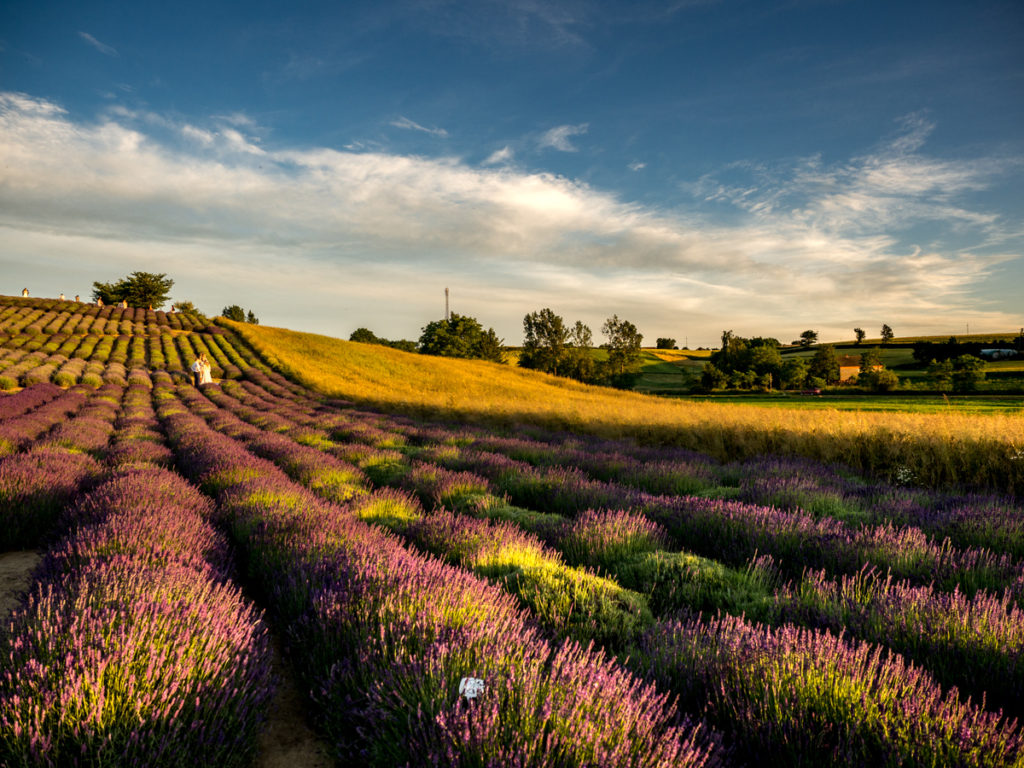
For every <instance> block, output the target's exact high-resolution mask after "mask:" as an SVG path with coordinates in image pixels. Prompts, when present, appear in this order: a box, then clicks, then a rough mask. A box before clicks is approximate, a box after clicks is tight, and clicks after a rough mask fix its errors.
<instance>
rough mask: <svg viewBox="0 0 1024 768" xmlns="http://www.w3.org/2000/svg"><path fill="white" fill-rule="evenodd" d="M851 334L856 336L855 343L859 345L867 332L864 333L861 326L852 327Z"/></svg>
mask: <svg viewBox="0 0 1024 768" xmlns="http://www.w3.org/2000/svg"><path fill="white" fill-rule="evenodd" d="M853 335H854V336H856V337H857V341H856V343H857V345H858V346H859V345H860V343H861V342H862V341H864V337H865V336H866V335H867V334H866V333H864V329H863V328H854V329H853Z"/></svg>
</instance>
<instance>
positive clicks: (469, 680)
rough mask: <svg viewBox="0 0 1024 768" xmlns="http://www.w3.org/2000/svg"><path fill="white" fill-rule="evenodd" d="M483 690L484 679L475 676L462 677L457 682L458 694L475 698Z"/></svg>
mask: <svg viewBox="0 0 1024 768" xmlns="http://www.w3.org/2000/svg"><path fill="white" fill-rule="evenodd" d="M483 692H484V681H483V680H481V679H479V678H477V677H464V678H462V681H461V682H460V683H459V695H460V696H465V697H466V698H467V699H475V698H476V697H477V696H479V695H480V694H481V693H483Z"/></svg>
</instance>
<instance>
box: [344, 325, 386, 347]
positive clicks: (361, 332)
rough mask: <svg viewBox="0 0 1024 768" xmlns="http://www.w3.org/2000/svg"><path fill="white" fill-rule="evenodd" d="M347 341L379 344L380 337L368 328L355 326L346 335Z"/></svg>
mask: <svg viewBox="0 0 1024 768" xmlns="http://www.w3.org/2000/svg"><path fill="white" fill-rule="evenodd" d="M348 340H349V341H358V342H360V343H361V344H380V343H381V339H379V338H378V337H377V334H375V333H374V332H373V331H371V330H370V329H369V328H356V329H355V330H354V331H352V333H350V334H349V335H348Z"/></svg>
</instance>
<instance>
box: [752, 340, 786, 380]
mask: <svg viewBox="0 0 1024 768" xmlns="http://www.w3.org/2000/svg"><path fill="white" fill-rule="evenodd" d="M749 370H752V371H754V373H756V374H757V375H758V376H759V377H761V380H762V384H761V385H762V387H764V388H765V389H771V388H772V387H773V386H776V387H777V386H781V384H782V355H780V354H779V350H778V347H772V346H764V345H762V346H757V347H752V348H751V350H750V367H749ZM765 376H767V377H768V384H767V386H764V383H763V381H764V377H765Z"/></svg>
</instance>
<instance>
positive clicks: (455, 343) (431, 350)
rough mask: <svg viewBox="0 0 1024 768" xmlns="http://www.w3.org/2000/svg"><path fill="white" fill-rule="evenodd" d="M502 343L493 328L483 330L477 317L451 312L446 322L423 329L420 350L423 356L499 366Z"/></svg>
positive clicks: (436, 322) (429, 325) (430, 324)
mask: <svg viewBox="0 0 1024 768" xmlns="http://www.w3.org/2000/svg"><path fill="white" fill-rule="evenodd" d="M502 343H503V342H502V340H501V339H499V338H498V335H497V334H496V333H495V332H494V329H493V328H488V329H487V330H486V331H485V330H484V329H483V326H482V325H480V322H479V321H478V320H477V319H476V318H473V317H468V316H466V315H459V314H456V313H455V312H452V315H451V318H449V319H448V320H435V321H434V322H432V323H428V324H427V325H426V327H424V329H423V334H422V335H421V336H420V342H419V349H420V352H422V353H423V354H425V355H439V356H441V357H467V358H475V359H479V360H493V361H494V362H497V363H500V362H501V361H502V348H501V347H502Z"/></svg>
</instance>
